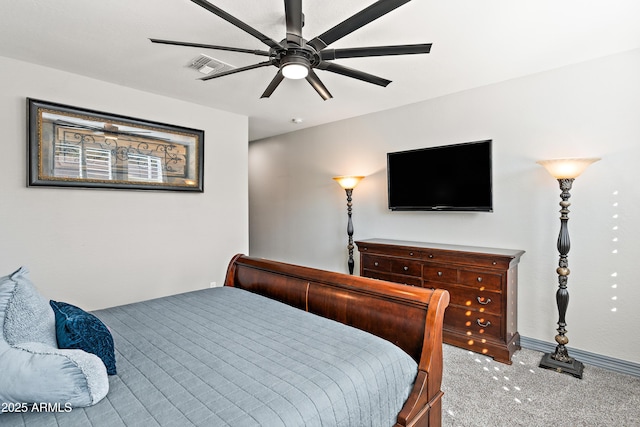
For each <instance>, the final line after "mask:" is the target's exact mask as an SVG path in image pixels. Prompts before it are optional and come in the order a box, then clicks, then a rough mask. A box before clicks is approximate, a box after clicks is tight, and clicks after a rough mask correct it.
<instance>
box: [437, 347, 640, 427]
mask: <svg viewBox="0 0 640 427" xmlns="http://www.w3.org/2000/svg"><path fill="white" fill-rule="evenodd" d="M541 357H542V353H540V352H537V351H533V350H528V349H522V350H519V351H517V352H516V353H515V354H514V355H513V358H512V360H513V364H512V365H505V364H503V363H499V362H496V361H494V360H493V359H492V358H490V357H487V356H483V355H480V354H477V353H473V352H470V351H468V350H464V349H460V348H457V347H453V346H449V345H446V344H445V345H444V372H443V380H442V391H444V393H445V395H444V397H443V401H442V425H443V426H444V427H476V426H477V427H501V426H505V427H513V426H527V427H536V426H550V425H556V426H570V427H578V426H585V427H600V426H603V427H604V426H607V427H608V426H615V427H637V426H640V378H638V377H634V376H630V375H624V374H620V373H617V372H613V371H608V370H606V369H602V368H598V367H594V366H589V365H585V369H584V374H583V378H582V379H578V378H575V377H573V376H571V375H567V374H560V373H557V372H555V371H551V370H547V369H542V368H539V367H538V363H539V362H540V358H541Z"/></svg>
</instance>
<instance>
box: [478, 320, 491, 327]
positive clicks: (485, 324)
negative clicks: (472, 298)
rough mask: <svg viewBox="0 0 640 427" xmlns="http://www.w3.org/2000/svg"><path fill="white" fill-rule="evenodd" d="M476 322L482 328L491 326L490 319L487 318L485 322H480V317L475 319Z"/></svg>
mask: <svg viewBox="0 0 640 427" xmlns="http://www.w3.org/2000/svg"><path fill="white" fill-rule="evenodd" d="M476 323H477V324H478V326H481V327H483V328H487V327H489V326H491V322H490V321H488V320H487V322H486V323H482V322H481V321H480V319H476Z"/></svg>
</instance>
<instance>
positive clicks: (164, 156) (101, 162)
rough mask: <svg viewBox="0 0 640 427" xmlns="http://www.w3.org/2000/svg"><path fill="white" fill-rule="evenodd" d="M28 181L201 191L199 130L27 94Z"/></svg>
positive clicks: (32, 183)
mask: <svg viewBox="0 0 640 427" xmlns="http://www.w3.org/2000/svg"><path fill="white" fill-rule="evenodd" d="M27 114H28V130H27V135H28V143H27V147H28V153H27V162H28V182H27V186H28V187H39V186H50V187H72V188H109V189H130V190H164V191H196V192H203V191H204V181H203V180H204V131H203V130H197V129H191V128H187V127H182V126H175V125H169V124H165V123H159V122H154V121H149V120H142V119H136V118H132V117H127V116H122V115H118V114H111V113H105V112H100V111H94V110H89V109H84V108H78V107H73V106H69V105H63V104H58V103H53V102H48V101H42V100H37V99H32V98H27Z"/></svg>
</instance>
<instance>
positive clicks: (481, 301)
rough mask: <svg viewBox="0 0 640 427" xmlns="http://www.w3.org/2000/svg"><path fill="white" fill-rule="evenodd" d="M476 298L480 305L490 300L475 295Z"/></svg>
mask: <svg viewBox="0 0 640 427" xmlns="http://www.w3.org/2000/svg"><path fill="white" fill-rule="evenodd" d="M476 298H477V300H478V303H480V304H482V305H487V304H489V303H490V302H491V298H487V299H484V298H480V297H476Z"/></svg>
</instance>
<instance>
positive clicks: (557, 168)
mask: <svg viewBox="0 0 640 427" xmlns="http://www.w3.org/2000/svg"><path fill="white" fill-rule="evenodd" d="M598 160H600V158H598V157H590V158H584V159H552V160H540V161H538V162H536V163H538V164H540V165H542V166H544V167H545V169H547V172H549V173H550V174H551V175H552V176H553V177H554V178H556V179H573V178H577V177H578V176H579V175H580V174H581V173H582V172H584V170H585V169H586V168H587V166H589V165H590V164H591V163H594V162H597V161H598Z"/></svg>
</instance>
